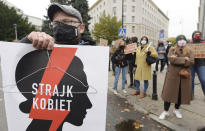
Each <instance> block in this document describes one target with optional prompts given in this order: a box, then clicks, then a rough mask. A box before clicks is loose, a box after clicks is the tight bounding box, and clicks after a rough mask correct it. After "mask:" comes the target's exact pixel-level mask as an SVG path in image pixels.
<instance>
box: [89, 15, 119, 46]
mask: <svg viewBox="0 0 205 131" xmlns="http://www.w3.org/2000/svg"><path fill="white" fill-rule="evenodd" d="M120 26H121V21H117V17H116V16H114V17H111V16H110V15H106V14H105V12H104V13H103V15H102V16H101V17H100V18H99V23H96V24H95V25H94V29H93V31H92V33H93V35H94V37H95V40H96V41H98V42H99V40H100V38H103V39H106V40H108V44H109V45H110V44H111V42H112V41H113V40H117V39H119V37H118V30H119V28H120Z"/></svg>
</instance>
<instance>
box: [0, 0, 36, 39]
mask: <svg viewBox="0 0 205 131" xmlns="http://www.w3.org/2000/svg"><path fill="white" fill-rule="evenodd" d="M14 24H16V25H17V32H18V39H21V38H23V37H24V36H25V35H26V34H28V33H30V32H31V31H34V30H35V27H34V26H33V25H31V24H30V23H28V18H27V17H26V18H25V17H23V16H22V15H21V14H18V13H17V11H16V9H14V8H10V7H8V6H7V5H6V4H5V3H4V2H2V1H0V41H13V40H15V29H14Z"/></svg>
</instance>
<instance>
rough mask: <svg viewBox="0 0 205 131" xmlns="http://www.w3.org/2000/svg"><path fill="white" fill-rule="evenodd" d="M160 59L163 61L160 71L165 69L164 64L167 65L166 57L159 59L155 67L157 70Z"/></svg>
mask: <svg viewBox="0 0 205 131" xmlns="http://www.w3.org/2000/svg"><path fill="white" fill-rule="evenodd" d="M159 61H160V62H161V69H160V71H163V70H164V65H165V59H158V60H157V62H156V66H155V69H156V71H158V65H159Z"/></svg>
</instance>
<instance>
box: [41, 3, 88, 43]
mask: <svg viewBox="0 0 205 131" xmlns="http://www.w3.org/2000/svg"><path fill="white" fill-rule="evenodd" d="M50 2H51V3H54V2H55V3H59V4H63V5H72V6H73V7H74V8H76V9H77V10H78V11H79V12H80V13H81V16H82V19H83V23H84V24H85V32H84V33H83V35H82V39H85V40H92V38H91V35H90V32H89V29H88V26H89V22H88V21H89V20H90V19H91V18H90V16H89V15H88V10H89V8H88V2H87V0H50ZM45 18H46V20H45V21H44V22H43V27H42V31H44V32H46V33H48V34H50V35H52V30H51V29H50V28H49V24H50V23H51V22H50V20H49V19H48V17H45Z"/></svg>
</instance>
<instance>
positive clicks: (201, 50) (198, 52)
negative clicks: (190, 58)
mask: <svg viewBox="0 0 205 131" xmlns="http://www.w3.org/2000/svg"><path fill="white" fill-rule="evenodd" d="M188 46H189V47H190V48H191V49H192V51H193V53H194V58H205V44H202V43H199V44H188Z"/></svg>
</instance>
